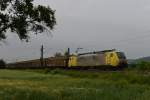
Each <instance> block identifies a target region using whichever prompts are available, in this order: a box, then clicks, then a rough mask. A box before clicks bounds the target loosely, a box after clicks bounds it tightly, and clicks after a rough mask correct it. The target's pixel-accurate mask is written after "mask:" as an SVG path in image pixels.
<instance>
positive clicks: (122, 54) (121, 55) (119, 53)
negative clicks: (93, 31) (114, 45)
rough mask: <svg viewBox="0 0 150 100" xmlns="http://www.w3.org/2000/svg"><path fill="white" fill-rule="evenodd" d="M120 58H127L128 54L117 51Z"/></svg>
mask: <svg viewBox="0 0 150 100" xmlns="http://www.w3.org/2000/svg"><path fill="white" fill-rule="evenodd" d="M117 55H118V57H119V59H126V56H125V54H124V53H123V52H117Z"/></svg>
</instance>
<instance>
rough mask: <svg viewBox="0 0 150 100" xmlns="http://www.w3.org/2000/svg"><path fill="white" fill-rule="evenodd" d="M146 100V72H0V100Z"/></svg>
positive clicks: (149, 79) (149, 85) (149, 84)
mask: <svg viewBox="0 0 150 100" xmlns="http://www.w3.org/2000/svg"><path fill="white" fill-rule="evenodd" d="M149 98H150V73H149V71H138V70H132V69H126V70H124V71H117V72H115V71H108V72H104V71H75V70H69V71H66V70H60V69H55V70H49V69H46V70H3V69H1V70H0V100H149Z"/></svg>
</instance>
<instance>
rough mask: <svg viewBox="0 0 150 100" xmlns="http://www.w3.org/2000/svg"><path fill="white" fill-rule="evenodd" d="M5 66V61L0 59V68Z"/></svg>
mask: <svg viewBox="0 0 150 100" xmlns="http://www.w3.org/2000/svg"><path fill="white" fill-rule="evenodd" d="M5 66H6V62H5V61H4V60H3V59H0V68H4V67H5Z"/></svg>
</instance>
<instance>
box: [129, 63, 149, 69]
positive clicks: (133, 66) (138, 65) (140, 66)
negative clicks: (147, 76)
mask: <svg viewBox="0 0 150 100" xmlns="http://www.w3.org/2000/svg"><path fill="white" fill-rule="evenodd" d="M129 68H130V69H137V70H141V71H150V62H146V61H139V62H137V63H134V64H131V65H130V66H129Z"/></svg>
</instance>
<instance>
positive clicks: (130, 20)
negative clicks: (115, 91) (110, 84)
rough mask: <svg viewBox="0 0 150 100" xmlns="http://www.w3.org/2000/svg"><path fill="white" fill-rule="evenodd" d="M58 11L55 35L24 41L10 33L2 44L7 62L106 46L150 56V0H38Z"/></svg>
mask: <svg viewBox="0 0 150 100" xmlns="http://www.w3.org/2000/svg"><path fill="white" fill-rule="evenodd" d="M35 3H36V4H43V5H49V6H50V7H51V8H53V9H55V10H56V19H57V26H56V27H55V30H54V31H53V32H52V35H48V34H43V35H42V34H40V35H38V36H31V40H30V42H29V43H26V42H21V41H20V40H19V39H18V37H17V36H16V35H15V34H14V33H7V34H8V38H7V40H6V43H4V44H3V45H1V46H0V58H3V59H5V60H7V61H18V60H28V59H34V58H39V57H40V46H41V44H44V47H45V53H44V55H45V56H47V57H48V56H51V55H52V54H53V53H54V52H56V51H58V52H63V51H65V49H66V48H68V47H70V48H71V51H72V52H74V51H75V50H76V48H78V47H82V48H84V49H83V50H81V51H80V52H85V51H95V50H104V49H113V48H115V49H117V50H120V51H124V52H125V53H126V55H127V57H128V58H138V57H143V56H150V46H149V43H150V0H35Z"/></svg>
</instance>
